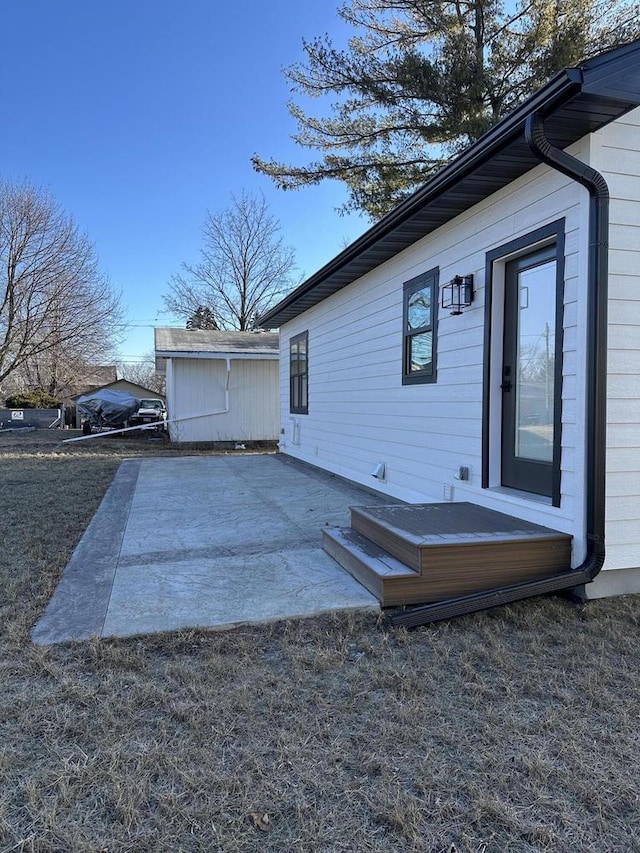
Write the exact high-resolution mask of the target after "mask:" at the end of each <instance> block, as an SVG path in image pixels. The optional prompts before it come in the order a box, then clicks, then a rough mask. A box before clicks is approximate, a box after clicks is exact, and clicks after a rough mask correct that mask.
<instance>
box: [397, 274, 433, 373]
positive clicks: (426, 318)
mask: <svg viewBox="0 0 640 853" xmlns="http://www.w3.org/2000/svg"><path fill="white" fill-rule="evenodd" d="M437 320H438V270H437V269H433V270H429V272H425V273H423V274H422V275H419V276H417V277H416V278H412V279H411V281H407V282H405V285H404V310H403V332H402V334H403V348H402V349H403V369H402V384H403V385H412V384H418V383H422V382H435V381H436V326H437Z"/></svg>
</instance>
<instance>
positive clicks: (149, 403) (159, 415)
mask: <svg viewBox="0 0 640 853" xmlns="http://www.w3.org/2000/svg"><path fill="white" fill-rule="evenodd" d="M166 420H167V410H166V409H165V407H164V403H163V402H162V400H156V399H149V398H146V399H143V400H140V408H139V409H138V411H137V412H136V413H135V415H131V417H130V418H129V426H140V424H153V423H155V424H157V429H166Z"/></svg>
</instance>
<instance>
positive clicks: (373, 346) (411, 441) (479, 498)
mask: <svg viewBox="0 0 640 853" xmlns="http://www.w3.org/2000/svg"><path fill="white" fill-rule="evenodd" d="M571 151H572V153H574V154H576V155H577V156H580V157H581V158H582V159H587V158H588V155H589V140H587V139H585V140H581V142H580V143H578V144H577V145H576V146H574V147H573V149H571ZM587 216H588V194H587V193H586V192H585V191H584V190H582V189H581V188H580V187H578V186H577V185H576V184H575V183H574V182H572V181H570V180H569V179H567V178H565V177H563V176H562V175H559V174H558V173H557V172H554V171H552V170H551V169H549V168H547V167H546V166H539V167H537V168H536V169H534V170H532V171H531V172H529V173H528V174H527V175H525V176H523V177H522V178H520V179H519V180H518V181H516V182H514V183H513V184H511V185H510V186H509V187H506V188H504V189H503V190H501V191H499V192H498V193H495V194H494V195H493V196H491V197H490V198H489V199H487V200H486V201H485V202H483V203H481V204H479V205H476V206H475V207H474V208H471V209H470V210H469V211H467V212H465V213H464V214H463V215H461V216H459V217H457V218H456V219H455V220H453V221H452V222H451V223H449V224H448V225H447V226H446V227H443V228H441V229H439V230H438V231H436V232H435V233H433V234H431V235H429V236H428V237H425V238H424V239H423V240H421V241H419V242H418V243H416V244H414V245H413V246H411V247H409V248H408V249H406V250H405V251H404V252H402V253H401V254H399V255H398V256H396V257H395V258H392V259H391V260H389V261H387V262H386V263H385V264H383V265H382V266H380V267H378V268H377V269H375V270H372V271H371V272H370V273H368V274H367V275H366V276H363V277H362V278H361V279H359V280H357V281H355V282H354V283H352V284H351V285H349V286H348V287H347V288H345V289H344V290H342V291H340V292H338V293H336V294H334V295H333V296H332V297H330V298H329V299H327V300H325V301H324V302H322V303H320V304H319V305H317V306H316V307H315V308H313V309H311V310H309V311H307V312H306V313H305V314H303V315H301V316H299V317H297V318H296V319H295V320H293V321H291V322H290V323H288V324H286V325H285V326H284V327H283V328H282V329H281V364H282V370H281V399H282V419H283V426H285V428H286V429H285V432H284V435H283V436H282V442H281V446H282V449H283V450H284V452H286V453H289V454H291V455H294V456H296V457H298V458H300V459H304V460H307V461H309V462H311V463H315V464H318V465H322V466H323V467H325V468H327V469H329V470H331V471H334V472H335V473H338V474H341V475H343V476H346V477H349V478H351V479H353V480H355V481H357V482H359V483H363V484H365V485H367V486H373V487H376V488H379V489H381V490H383V491H385V492H387V493H388V494H389V495H392V496H394V497H397V498H401V499H403V500H408V501H440V500H443V499H444V497H445V486H446V487H447V492H448V490H449V489H451V490H452V494H453V499H454V500H470V501H473V502H475V503H478V504H481V505H483V506H487V507H489V508H492V509H497V510H499V511H503V512H508V513H509V512H510V513H512V514H516V515H519V516H520V517H522V518H524V519H527V520H529V521H533V522H537V523H541V524H546V525H549V526H552V527H554V528H556V529H558V530H562V531H565V532H570V533H574V534H577V536H578V538H579V540H580V541H581V538H582V535H583V521H582V519H583V515H584V506H583V495H584V472H583V467H582V465H579V464H577V463H576V459H579V458H582V453H583V448H584V434H583V425H584V418H583V416H582V413H583V411H584V388H583V383H582V382H578V381H577V377H576V371H579V370H580V371H582V372H583V370H584V353H580V352H579V351H578V348H577V341H579V340H583V339H584V327H585V315H586V306H585V300H584V286H583V283H584V282H585V280H586V236H585V235H586V230H585V229H584V225H585V223H586V221H587ZM561 217H565V219H566V225H565V239H566V244H565V294H564V301H565V316H564V321H565V338H564V378H563V413H562V422H563V430H562V448H563V453H562V483H561V490H562V500H561V506H560V507H558V508H554V507H551V506H550V505H548V504H547V503H545V502H543V501H540V500H536V499H528V498H524V499H523V498H522V497H521V496H520V495H515V494H513V493H505V492H504V491H501V490H498V489H490V490H487V489H482V488H481V464H482V455H481V454H482V447H481V440H482V393H483V391H482V382H483V353H484V344H483V334H484V297H485V281H484V276H485V255H486V252H488V251H489V250H491V249H493V248H496V247H500V246H502V245H504V244H505V243H507V242H509V241H511V240H513V239H515V238H517V237H520V236H524V235H526V234H529V233H530V232H531V231H533V230H535V229H536V228H540V227H541V226H543V225H546V224H548V223H549V222H552V221H554V220H556V219H559V218H561ZM433 267H439V269H440V283H441V285H442V284H443V283H446V282H447V281H449V280H450V279H452V278H453V277H454V276H455V275H457V274H460V275H466V274H468V273H473V274H474V276H475V300H474V303H473V305H472V307H471V308H468V309H466V310H465V312H464V313H463V314H462V316H456V317H453V316H451V315H450V314H449V312H448V311H445V310H443V309H442V308H440V310H439V320H438V341H437V371H438V377H437V382H436V383H435V384H431V385H413V386H412V385H405V386H403V385H402V382H401V371H402V285H403V283H404V282H405V281H407V280H408V279H410V278H413V277H414V276H417V275H419V274H420V273H422V272H424V271H426V270H428V269H431V268H433ZM305 329H308V330H309V371H310V384H309V388H310V391H309V414H308V415H291V414H290V413H289V405H288V403H289V392H288V349H289V339H290V337H291V336H292V335H295V334H298V333H299V332H302V331H304V330H305ZM382 461H384V462H385V463H386V467H387V482H386V483H380V482H379V481H377V480H375V479H373V478H372V476H371V471H372V469H373V466H374V464H375V463H376V462H382ZM463 465H464V466H467V467H469V468H470V469H471V480H470V482H469V483H462V482H459V481H457V480H455V479H454V473H455V472H456V471H457V470H458V468H459V466H463ZM582 556H583V555H582V553H581V551H580V549H579V548H578V550H577V551H576V553H575V554H574V562H575V563H577V562H579V561H580V560H581V559H582Z"/></svg>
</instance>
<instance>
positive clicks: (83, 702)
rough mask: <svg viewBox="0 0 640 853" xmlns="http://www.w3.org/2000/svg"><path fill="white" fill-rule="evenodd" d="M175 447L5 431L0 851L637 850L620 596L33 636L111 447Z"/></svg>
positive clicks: (639, 723)
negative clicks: (384, 617) (46, 639)
mask: <svg viewBox="0 0 640 853" xmlns="http://www.w3.org/2000/svg"><path fill="white" fill-rule="evenodd" d="M47 437H48V438H49V440H50V441H51V440H52V439H51V436H50V435H49V436H47ZM173 452H175V451H173V450H172V449H171V448H169V447H165V446H164V445H158V444H155V443H152V442H147V441H143V440H134V441H131V440H129V441H125V440H120V441H117V440H116V439H115V438H114V439H111V440H106V441H104V442H103V441H100V442H99V444H94V445H91V446H88V445H82V444H79V445H71V446H65V447H61V446H58V445H56V444H55V443H53V444H52V443H49V444H42V443H41V438H40V437H39V436H35V435H32V436H31V437H29V436H24V435H23V436H19V437H15V436H14V437H12V438H8V437H0V538H1V541H2V551H1V553H0V597H1V599H0V619H1V638H0V683H1V685H2V686H1V695H0V703H1V704H0V785H1V788H0V851H7V852H8V851H38V852H39V853H44V851H56V853H58V851H72V853H84V851H108V853H116V851H136V853H137V851H167V853H169V852H170V853H174V851H206V852H207V853H209V851H213V852H214V853H217V851H220V853H236V851H266V852H269V853H276V851H277V853H283V851H301V853H306V851H312V852H313V853H316V851H317V853H334V851H335V853H337V852H338V851H349V853H351V851H363V853H364V851H398V853H400V851H416V853H417V851H420V853H422V851H425V852H426V851H446V853H493V852H494V851H495V852H496V853H503V851H514V852H515V851H563V853H564V851H593V853H605V851H634V850H640V811H639V801H638V794H639V787H640V786H639V772H638V766H639V759H640V743H639V740H640V720H639V714H640V654H638V620H639V616H640V601H639V600H638V598H633V597H630V598H627V599H619V600H609V601H604V602H594V603H591V604H589V605H588V606H587V607H584V608H583V607H578V606H576V605H572V604H570V603H569V602H567V601H565V600H564V599H560V598H554V599H547V600H535V601H528V602H525V603H522V604H518V605H514V606H511V607H509V608H504V609H502V610H498V611H493V612H489V613H485V614H478V615H475V616H470V617H466V618H463V619H459V620H456V621H452V622H450V623H442V624H439V625H436V626H431V627H426V628H422V629H418V630H416V631H414V632H411V633H406V632H402V631H401V632H398V631H393V630H389V629H388V628H386V627H385V625H384V624H383V622H382V621H376V619H375V618H373V617H371V616H349V617H344V616H341V617H339V618H338V617H336V618H322V619H313V620H302V621H296V622H286V623H279V624H274V625H270V626H267V627H252V628H243V629H238V630H234V631H230V632H228V633H207V632H202V631H197V632H196V631H191V632H181V633H176V634H166V635H156V636H151V637H142V638H134V639H126V640H97V639H96V640H93V641H91V642H88V643H77V644H67V645H60V646H53V647H44V648H43V647H36V646H33V645H31V643H30V641H29V631H30V629H31V627H32V626H33V624H34V623H35V622H36V620H37V619H38V617H39V616H40V614H41V613H42V611H43V609H44V607H45V606H46V603H47V601H48V599H49V597H50V595H51V593H52V591H53V589H54V587H55V584H56V582H57V580H58V578H59V577H60V573H61V572H62V569H63V567H64V565H65V564H66V561H67V559H68V557H69V555H70V553H71V551H72V549H73V547H74V545H75V543H76V542H77V540H78V539H79V537H80V535H81V534H82V531H83V530H84V528H85V527H86V525H87V523H88V521H89V519H90V518H91V515H92V513H93V512H94V511H95V509H96V507H97V506H98V504H99V502H100V499H101V497H102V495H103V493H104V491H105V489H106V488H107V487H108V485H109V483H110V481H111V479H112V477H113V475H114V472H115V470H116V468H117V466H118V464H119V462H120V460H121V459H122V458H124V457H126V456H131V455H137V454H148V453H153V454H158V453H173Z"/></svg>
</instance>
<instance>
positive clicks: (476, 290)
mask: <svg viewBox="0 0 640 853" xmlns="http://www.w3.org/2000/svg"><path fill="white" fill-rule="evenodd" d="M638 105H640V42H634V43H633V44H631V45H627V46H626V47H623V48H619V49H617V50H614V51H610V52H608V53H606V54H603V55H601V56H599V57H596V58H595V59H592V60H589V61H587V62H585V63H584V64H583V65H582V66H581V67H579V68H572V69H567V70H565V71H563V72H561V73H559V74H558V75H556V77H554V78H553V79H552V80H551V81H550V82H549V83H548V84H546V85H545V86H544V87H543V88H542V89H540V90H539V91H538V92H536V93H535V94H534V95H533V96H532V97H531V98H529V99H528V100H527V101H526V102H525V103H524V104H522V106H521V107H519V108H518V109H517V110H515V111H514V112H513V113H511V114H510V115H509V116H507V117H506V118H505V119H504V120H502V121H501V122H500V123H499V124H498V125H496V126H495V127H494V128H493V129H492V130H490V131H489V132H488V133H486V134H485V135H484V136H483V137H482V138H481V139H480V140H478V141H477V142H476V143H474V144H473V145H472V146H471V147H470V148H469V149H467V150H466V151H465V152H464V153H463V154H461V155H460V156H459V157H458V158H457V159H456V160H454V161H452V163H451V164H449V165H448V166H447V167H446V168H445V169H444V170H443V171H442V172H440V173H439V174H438V175H436V176H435V178H433V179H432V180H431V181H430V182H429V183H428V184H426V185H425V186H424V187H422V188H421V189H419V190H418V191H417V192H416V193H414V194H413V195H412V196H410V197H409V198H408V199H407V200H406V201H405V202H403V203H402V204H400V205H399V206H398V207H397V208H396V209H395V210H393V211H392V212H391V213H390V214H388V215H387V216H386V217H384V218H383V219H382V220H381V221H380V222H378V223H377V224H376V225H374V226H373V227H372V228H371V229H370V230H369V231H367V232H366V233H365V234H364V235H363V236H362V237H360V238H359V239H358V240H357V241H356V242H355V243H353V244H352V245H351V246H349V247H347V248H346V249H345V250H344V251H343V252H341V253H340V254H339V255H338V256H337V257H336V258H334V259H333V260H332V261H331V262H330V263H328V264H327V265H326V266H325V267H323V268H322V269H321V270H320V271H319V272H317V273H316V274H315V275H313V276H312V277H311V278H309V279H308V280H307V281H306V282H304V283H303V284H302V285H301V286H300V287H299V288H298V289H297V290H295V291H294V292H292V293H291V294H290V295H289V296H287V297H286V298H285V299H284V300H282V301H281V302H280V303H279V304H278V305H277V306H275V307H274V308H273V309H272V310H271V311H269V312H268V313H266V314H265V315H264V316H263V317H261V318H260V323H262V324H264V325H270V326H279V327H280V341H281V400H282V408H281V419H282V425H283V427H284V428H285V429H284V430H283V435H282V439H281V450H282V451H283V452H284V453H287V454H290V455H292V456H295V457H297V458H299V459H301V460H305V461H307V462H309V463H312V464H314V465H319V466H321V467H323V468H325V469H327V470H329V471H332V472H334V473H337V474H340V475H342V476H345V477H348V478H349V479H351V480H354V481H356V482H359V483H362V484H366V485H369V486H375V487H376V488H377V489H379V490H381V491H383V492H386V493H387V494H388V495H389V496H391V497H394V498H399V499H401V500H403V501H408V502H410V503H420V502H422V503H429V502H454V503H456V502H461V503H462V504H464V506H469V505H470V504H473V505H475V506H476V507H480V508H483V509H484V510H486V511H494V512H495V511H498V512H500V513H503V514H506V515H508V516H510V517H511V518H514V517H515V518H516V519H521V520H522V521H523V522H526V523H533V524H536V525H541V526H544V527H545V528H550V529H552V530H553V531H559V532H561V533H563V534H569V535H570V536H571V556H570V560H568V561H567V564H566V565H564V566H563V567H562V569H561V570H557V569H556V570H554V571H555V573H551V575H550V576H548V577H547V578H546V579H545V580H544V581H543V582H540V581H533V582H530V583H528V584H518V585H511V586H509V585H508V584H507V585H506V586H505V588H504V589H490V590H489V591H488V592H487V593H484V592H483V593H481V594H477V593H476V594H475V596H474V595H471V596H468V597H467V599H466V600H464V601H463V600H462V599H460V600H457V602H456V606H455V607H456V608H457V610H456V609H455V608H454V609H453V610H452V611H450V612H451V613H453V612H454V611H455V612H465V608H466V610H471V609H480V608H481V607H485V606H490V605H491V604H495V603H500V602H501V601H508V600H514V599H516V598H518V597H520V598H523V597H526V596H528V595H535V594H538V593H540V592H545V591H551V590H553V589H561V588H563V587H564V588H567V587H575V588H577V589H579V590H583V591H584V590H585V589H586V595H587V596H601V595H612V594H619V593H625V592H640V485H639V484H640V109H638ZM607 340H608V344H607ZM605 481H606V491H605ZM605 538H606V549H605ZM569 563H570V564H569ZM600 569H604V571H600ZM485 586H490V584H486V585H485ZM434 612H435V611H434ZM439 618H440V617H439Z"/></svg>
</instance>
